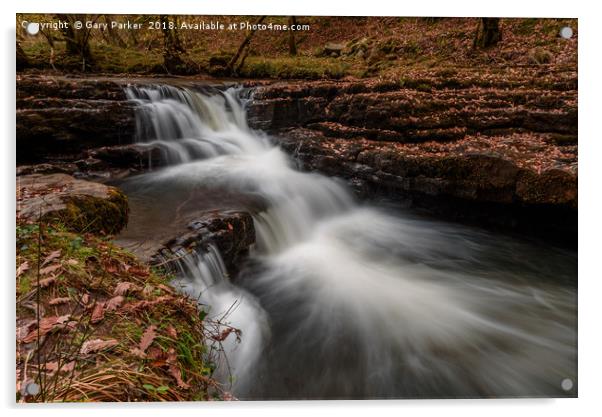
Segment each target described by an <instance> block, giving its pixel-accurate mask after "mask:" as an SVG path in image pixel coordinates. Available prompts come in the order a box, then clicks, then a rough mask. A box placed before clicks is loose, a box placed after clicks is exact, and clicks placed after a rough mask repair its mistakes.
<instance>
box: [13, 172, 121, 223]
mask: <svg viewBox="0 0 602 417" xmlns="http://www.w3.org/2000/svg"><path fill="white" fill-rule="evenodd" d="M128 214H129V207H128V200H127V197H126V196H125V195H124V194H123V193H122V192H121V191H120V190H119V189H117V188H115V187H110V186H107V185H104V184H99V183H95V182H90V181H84V180H79V179H75V178H73V177H72V176H70V175H66V174H51V175H40V174H33V175H24V176H20V177H17V218H18V219H20V220H24V221H28V222H32V223H35V222H37V221H44V222H55V221H56V222H60V223H61V224H63V225H64V226H65V227H66V228H67V230H70V231H73V232H77V233H94V234H99V235H109V234H116V233H118V232H119V231H120V230H121V229H123V228H124V227H125V226H126V225H127V221H128Z"/></svg>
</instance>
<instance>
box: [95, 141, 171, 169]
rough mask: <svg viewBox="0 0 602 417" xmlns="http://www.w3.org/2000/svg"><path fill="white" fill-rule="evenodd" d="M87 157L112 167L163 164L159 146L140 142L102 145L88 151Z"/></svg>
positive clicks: (145, 167)
mask: <svg viewBox="0 0 602 417" xmlns="http://www.w3.org/2000/svg"><path fill="white" fill-rule="evenodd" d="M88 157H89V158H93V159H95V160H98V161H100V162H101V163H102V164H103V165H104V166H107V167H112V168H115V167H118V168H131V169H138V170H147V169H150V168H156V167H159V166H162V165H164V164H165V158H163V155H162V151H161V148H160V147H159V146H149V145H142V144H131V145H118V146H103V147H101V148H97V149H93V150H91V151H89V152H88Z"/></svg>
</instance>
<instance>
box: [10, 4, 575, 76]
mask: <svg viewBox="0 0 602 417" xmlns="http://www.w3.org/2000/svg"><path fill="white" fill-rule="evenodd" d="M194 18H196V19H197V20H198V19H200V18H203V17H199V16H196V17H194ZM181 19H184V20H185V19H186V17H182V18H181ZM236 19H240V18H238V17H234V16H210V17H205V20H207V21H211V20H213V21H220V22H224V23H226V24H227V23H229V22H231V21H234V20H236ZM249 20H253V19H252V18H251V17H249ZM267 21H270V22H273V23H280V24H284V23H286V22H287V17H269V18H268V19H267V20H266V22H267ZM297 22H298V23H300V24H308V25H309V27H310V29H309V30H307V31H301V32H297V35H296V38H295V42H296V45H297V54H296V55H295V56H292V55H290V53H289V47H288V41H289V38H288V34H287V32H279V31H258V32H256V34H255V36H254V37H253V39H252V41H251V44H250V47H249V54H248V57H247V58H246V60H245V61H244V64H243V65H241V67H240V68H239V70H238V74H237V75H238V76H239V77H241V78H276V79H325V78H335V79H340V78H344V77H353V78H365V77H384V78H392V79H398V78H400V77H403V76H404V75H405V74H406V72H407V71H408V70H412V69H415V70H421V69H431V68H439V69H441V68H448V67H460V68H472V69H474V70H476V71H478V70H479V68H480V67H499V68H508V67H525V66H527V67H531V66H533V67H540V66H544V67H551V68H554V69H556V70H564V69H569V70H576V68H577V20H576V19H533V18H529V19H501V24H500V26H501V31H502V40H501V41H500V42H499V43H498V44H497V45H495V46H492V47H490V48H487V49H475V48H474V47H473V41H474V38H475V34H476V30H477V25H478V19H476V18H397V17H379V18H376V17H370V18H362V17H358V18H328V17H298V18H297ZM565 26H569V27H571V28H572V29H573V33H574V34H573V37H572V38H571V39H563V38H561V37H560V36H559V31H560V29H561V28H563V27H565ZM149 32H151V33H149ZM155 32H156V31H155ZM179 33H180V40H181V43H182V46H183V49H184V52H183V53H182V58H183V60H184V61H185V62H186V68H185V69H184V70H185V72H186V73H187V74H188V75H193V74H199V75H202V74H205V75H214V76H220V75H223V65H224V63H225V62H227V61H228V60H229V58H231V57H232V56H233V55H234V54H235V52H236V50H237V49H238V47H239V45H240V44H241V42H242V40H243V39H244V36H245V33H244V32H240V33H228V34H225V33H223V32H220V31H202V32H199V31H196V32H190V31H183V32H179ZM103 36H104V37H101V36H93V37H92V39H91V41H90V47H91V52H92V57H93V62H92V64H91V66H90V67H89V68H88V69H87V71H89V72H93V73H111V74H147V75H149V74H164V73H165V72H166V70H165V68H164V67H163V56H162V53H163V48H162V37H161V36H160V33H159V34H156V33H153V31H147V32H143V33H142V34H140V35H138V38H136V39H135V41H136V42H135V43H134V40H130V39H128V38H126V37H125V35H123V34H122V35H119V34H117V35H115V36H118V39H108V38H107V37H106V35H103ZM132 36H133V35H132ZM53 44H54V47H53V48H51V47H50V46H49V43H48V42H47V41H46V40H45V39H44V37H42V36H38V37H31V36H28V37H25V38H23V40H22V41H21V46H22V47H23V50H24V52H25V54H26V56H27V58H28V60H29V67H30V68H35V69H41V70H46V71H52V70H56V71H59V72H61V71H68V72H71V71H74V70H75V71H77V70H81V63H79V62H76V61H74V60H73V59H71V58H69V57H67V55H66V53H65V43H64V42H61V41H59V40H55V41H54V42H53Z"/></svg>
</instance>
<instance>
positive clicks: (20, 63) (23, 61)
mask: <svg viewBox="0 0 602 417" xmlns="http://www.w3.org/2000/svg"><path fill="white" fill-rule="evenodd" d="M28 65H29V60H28V59H27V55H25V51H23V48H21V43H20V42H19V41H17V71H21V70H23V69H25V68H26V67H27V66H28Z"/></svg>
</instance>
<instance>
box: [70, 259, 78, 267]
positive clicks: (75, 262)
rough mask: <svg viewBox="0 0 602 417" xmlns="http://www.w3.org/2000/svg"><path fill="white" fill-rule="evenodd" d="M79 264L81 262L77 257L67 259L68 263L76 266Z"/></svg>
mask: <svg viewBox="0 0 602 417" xmlns="http://www.w3.org/2000/svg"><path fill="white" fill-rule="evenodd" d="M77 264H79V262H78V261H77V260H76V259H69V260H68V261H67V265H71V266H75V265H77Z"/></svg>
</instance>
